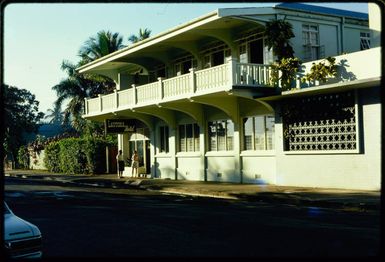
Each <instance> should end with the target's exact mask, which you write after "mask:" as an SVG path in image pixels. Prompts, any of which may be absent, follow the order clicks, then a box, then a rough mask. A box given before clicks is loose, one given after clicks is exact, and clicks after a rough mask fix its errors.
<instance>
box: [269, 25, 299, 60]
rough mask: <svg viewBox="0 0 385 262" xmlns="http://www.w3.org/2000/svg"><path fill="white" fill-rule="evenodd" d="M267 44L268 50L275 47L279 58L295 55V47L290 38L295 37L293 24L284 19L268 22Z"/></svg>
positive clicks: (274, 52)
mask: <svg viewBox="0 0 385 262" xmlns="http://www.w3.org/2000/svg"><path fill="white" fill-rule="evenodd" d="M264 37H265V45H266V46H267V47H268V50H270V49H273V54H274V55H275V56H277V60H278V61H280V60H281V59H282V58H290V57H294V50H293V47H292V46H291V45H290V41H289V40H290V38H292V37H294V33H293V27H292V25H291V24H290V23H289V22H287V21H285V20H283V19H277V20H270V21H269V22H266V25H265V31H264Z"/></svg>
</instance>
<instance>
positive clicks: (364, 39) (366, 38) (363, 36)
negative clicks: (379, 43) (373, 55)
mask: <svg viewBox="0 0 385 262" xmlns="http://www.w3.org/2000/svg"><path fill="white" fill-rule="evenodd" d="M360 47H361V50H366V49H369V48H370V33H369V32H361V33H360Z"/></svg>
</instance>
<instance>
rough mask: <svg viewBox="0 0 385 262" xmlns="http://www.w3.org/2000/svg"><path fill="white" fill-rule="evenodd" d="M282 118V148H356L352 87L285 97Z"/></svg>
mask: <svg viewBox="0 0 385 262" xmlns="http://www.w3.org/2000/svg"><path fill="white" fill-rule="evenodd" d="M282 121H283V130H284V142H285V151H341V150H344V151H346V150H352V151H355V150H357V136H358V134H357V130H356V129H357V128H356V126H357V125H356V121H357V117H356V107H355V94H354V91H348V92H343V93H338V94H325V95H315V96H308V97H300V98H292V99H288V100H286V101H285V102H284V104H283V106H282Z"/></svg>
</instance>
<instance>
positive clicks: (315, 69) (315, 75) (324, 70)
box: [302, 56, 337, 82]
mask: <svg viewBox="0 0 385 262" xmlns="http://www.w3.org/2000/svg"><path fill="white" fill-rule="evenodd" d="M335 62H336V59H335V58H334V57H330V56H329V57H327V58H325V59H324V60H323V61H321V62H319V63H317V64H316V63H313V65H312V67H311V69H310V73H307V74H306V75H305V77H304V78H303V79H302V81H303V82H306V81H315V80H317V81H321V82H326V79H327V77H335V76H336V75H337V66H336V65H335Z"/></svg>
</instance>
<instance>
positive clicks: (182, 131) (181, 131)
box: [179, 125, 186, 152]
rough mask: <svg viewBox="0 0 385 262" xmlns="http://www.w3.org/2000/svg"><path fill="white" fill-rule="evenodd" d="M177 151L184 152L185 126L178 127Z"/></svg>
mask: <svg viewBox="0 0 385 262" xmlns="http://www.w3.org/2000/svg"><path fill="white" fill-rule="evenodd" d="M179 151H180V152H186V132H185V126H184V125H181V126H179Z"/></svg>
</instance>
